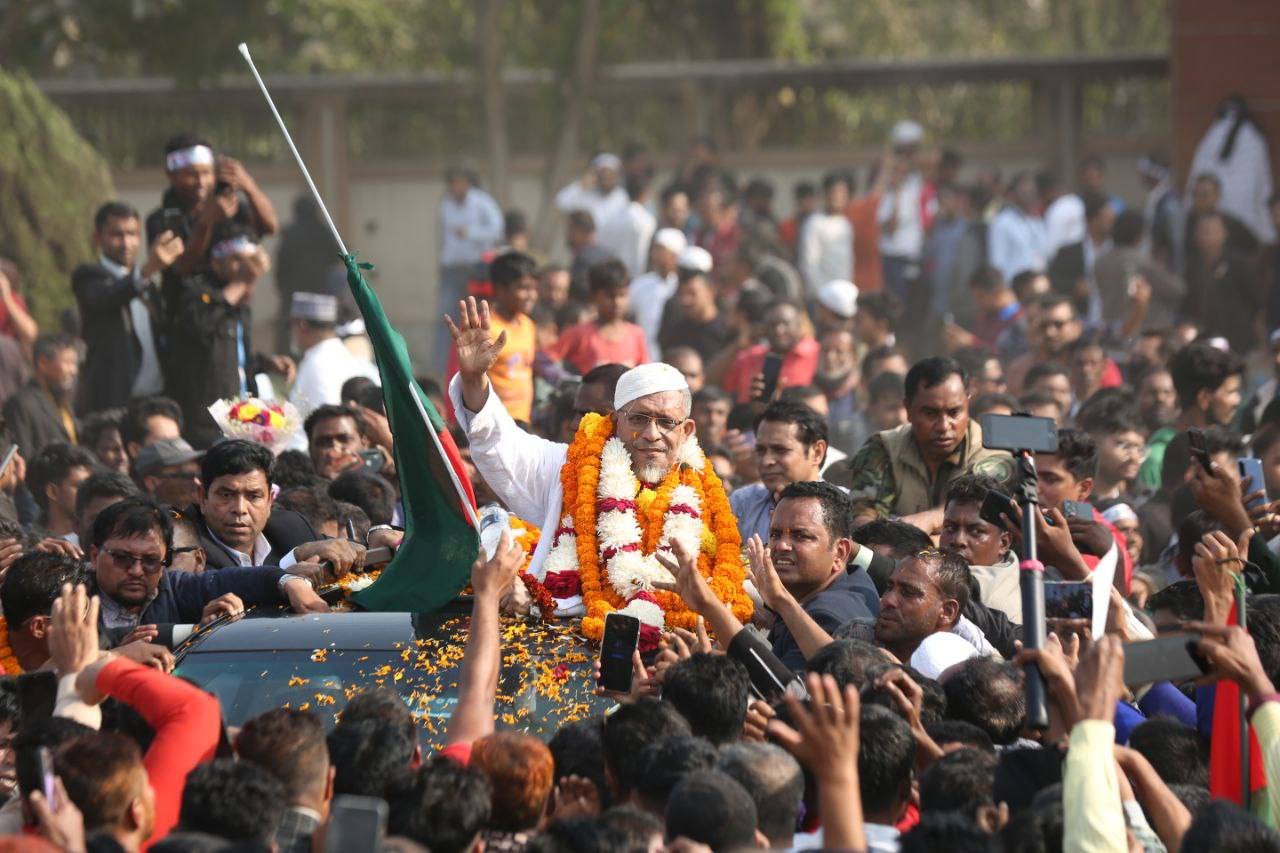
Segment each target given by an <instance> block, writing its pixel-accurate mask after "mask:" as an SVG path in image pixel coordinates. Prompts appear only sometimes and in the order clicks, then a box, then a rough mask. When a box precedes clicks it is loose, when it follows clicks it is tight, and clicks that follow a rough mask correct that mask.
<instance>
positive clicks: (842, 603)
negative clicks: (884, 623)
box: [769, 568, 880, 672]
mask: <svg viewBox="0 0 1280 853" xmlns="http://www.w3.org/2000/svg"><path fill="white" fill-rule="evenodd" d="M801 607H803V608H804V612H805V613H808V614H809V616H810V617H811V618H812V619H813V621H814V622H817V623H818V624H819V625H821V626H822V628H823V630H825V631H826V632H827V633H828V634H834V633H835V632H836V630H837V629H838V628H840V627H841V626H842V625H847V624H849V623H850V622H852V621H853V620H855V619H874V618H875V617H876V616H877V615H878V614H879V613H880V596H879V594H877V593H876V586H875V584H874V583H872V582H871V577H870V576H869V575H868V574H867V572H866V570H865V569H862V568H857V569H854V570H853V571H851V572H843V573H841V574H839V575H837V576H836V579H835V580H834V581H832V582H831V585H830V586H828V587H827V588H826V589H824V590H822V591H821V592H819V593H818V594H817V595H815V596H813V597H812V598H810V599H809V600H808V601H806V602H804V604H802V605H801ZM769 645H770V646H772V647H773V653H774V654H775V655H777V656H778V659H779V660H781V661H782V662H783V664H785V665H786V666H787V668H788V669H790V670H792V671H793V672H804V670H805V657H804V653H803V652H801V651H800V646H799V645H797V644H796V640H795V637H793V636H792V635H791V629H790V628H788V627H787V626H786V623H784V622H783V621H782V620H781V619H779V620H778V621H777V622H775V623H774V625H773V628H772V629H770V631H769Z"/></svg>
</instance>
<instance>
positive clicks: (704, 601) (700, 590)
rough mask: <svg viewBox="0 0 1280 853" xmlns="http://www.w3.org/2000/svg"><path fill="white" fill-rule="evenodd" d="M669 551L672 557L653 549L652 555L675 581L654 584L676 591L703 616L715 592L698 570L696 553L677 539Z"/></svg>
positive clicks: (713, 598)
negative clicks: (691, 551) (673, 556)
mask: <svg viewBox="0 0 1280 853" xmlns="http://www.w3.org/2000/svg"><path fill="white" fill-rule="evenodd" d="M671 553H672V554H674V555H675V558H674V559H672V558H671V557H668V556H667V555H666V554H664V553H662V552H661V551H655V552H654V557H656V558H657V560H658V562H659V563H661V564H662V565H663V566H664V567H665V568H666V570H667V571H669V572H671V574H672V575H673V576H675V579H676V580H675V583H669V582H664V581H660V582H658V583H655V584H654V586H656V587H657V588H658V589H662V590H666V591H667V592H674V593H676V594H677V595H679V596H680V597H681V598H683V599H684V603H685V604H687V605H689V608H690V609H691V610H693V612H694V613H701V614H703V615H704V616H705V615H706V609H707V607H708V606H709V605H710V604H711V603H712V602H713V601H714V600H715V594H714V593H713V592H712V591H711V587H709V586H707V579H706V578H704V577H703V576H702V573H701V572H699V571H698V555H697V553H696V552H695V553H692V554H691V553H689V551H688V550H687V549H686V548H685V546H684V543H683V542H681V541H680V540H679V539H672V540H671ZM726 640H727V638H726Z"/></svg>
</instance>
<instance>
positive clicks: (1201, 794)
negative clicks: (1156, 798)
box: [1168, 784, 1209, 816]
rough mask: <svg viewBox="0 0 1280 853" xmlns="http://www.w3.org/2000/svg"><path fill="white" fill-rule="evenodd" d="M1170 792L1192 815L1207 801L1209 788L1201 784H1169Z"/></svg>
mask: <svg viewBox="0 0 1280 853" xmlns="http://www.w3.org/2000/svg"><path fill="white" fill-rule="evenodd" d="M1168 788H1169V791H1170V793H1172V794H1173V795H1174V796H1175V797H1177V798H1178V799H1179V800H1180V801H1181V802H1182V804H1183V805H1184V806H1186V807H1187V811H1189V812H1191V814H1192V816H1194V815H1195V813H1196V812H1198V811H1200V809H1201V808H1203V807H1204V804H1205V803H1207V802H1209V789H1208V788H1205V787H1203V786H1202V785H1178V784H1174V785H1169V786H1168Z"/></svg>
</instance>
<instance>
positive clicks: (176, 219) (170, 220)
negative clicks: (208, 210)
mask: <svg viewBox="0 0 1280 853" xmlns="http://www.w3.org/2000/svg"><path fill="white" fill-rule="evenodd" d="M160 230H161V231H172V232H173V233H174V234H177V235H178V236H179V237H181V236H182V235H183V234H184V233H185V232H186V230H187V218H186V216H184V215H183V213H182V211H181V210H179V209H178V208H176V207H166V208H165V209H164V210H162V211H160Z"/></svg>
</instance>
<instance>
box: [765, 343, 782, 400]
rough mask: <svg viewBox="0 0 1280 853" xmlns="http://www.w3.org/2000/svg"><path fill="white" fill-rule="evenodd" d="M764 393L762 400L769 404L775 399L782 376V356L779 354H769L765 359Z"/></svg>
mask: <svg viewBox="0 0 1280 853" xmlns="http://www.w3.org/2000/svg"><path fill="white" fill-rule="evenodd" d="M762 372H763V374H764V391H762V392H761V397H760V399H762V400H764V401H765V402H766V403H768V402H769V401H770V400H772V399H773V393H774V392H775V391H777V390H778V377H779V376H781V375H782V356H780V355H778V354H777V353H772V352H771V353H767V354H766V355H765V357H764V369H763V370H762Z"/></svg>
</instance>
